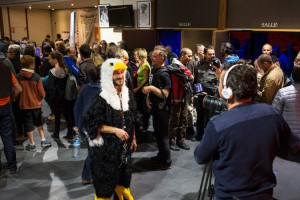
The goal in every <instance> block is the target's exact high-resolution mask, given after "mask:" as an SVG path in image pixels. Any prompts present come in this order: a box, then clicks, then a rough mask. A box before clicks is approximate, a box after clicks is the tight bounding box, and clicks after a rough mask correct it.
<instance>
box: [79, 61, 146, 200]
mask: <svg viewBox="0 0 300 200" xmlns="http://www.w3.org/2000/svg"><path fill="white" fill-rule="evenodd" d="M126 69H127V66H126V65H125V64H124V63H123V62H122V61H121V60H118V59H108V60H106V61H105V62H104V63H103V64H102V66H101V75H100V77H101V79H100V84H101V91H100V94H99V95H97V96H96V97H95V99H94V100H93V103H92V105H91V107H90V108H89V110H88V111H87V112H86V115H85V118H84V127H85V128H86V131H87V133H88V136H89V145H90V147H91V148H90V149H91V155H92V163H91V172H92V178H93V184H94V188H95V191H96V194H95V198H94V199H95V200H109V199H110V198H111V196H112V195H113V193H114V192H116V194H117V195H118V197H119V199H120V200H123V199H124V196H126V197H127V199H129V200H133V197H132V195H131V193H130V189H129V186H130V181H131V174H132V172H131V153H132V152H134V151H135V150H136V148H137V144H136V140H135V130H134V127H135V125H136V124H137V123H138V122H139V121H140V119H139V116H140V115H139V114H138V113H137V109H136V105H135V101H134V97H133V93H132V92H131V91H130V90H129V89H128V88H127V87H126V85H125V84H124V82H125V73H126Z"/></svg>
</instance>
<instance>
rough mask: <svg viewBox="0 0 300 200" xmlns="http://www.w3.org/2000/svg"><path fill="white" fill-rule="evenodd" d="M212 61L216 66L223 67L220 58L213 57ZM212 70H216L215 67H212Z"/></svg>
mask: <svg viewBox="0 0 300 200" xmlns="http://www.w3.org/2000/svg"><path fill="white" fill-rule="evenodd" d="M211 61H212V66H216V67H217V68H220V67H221V62H220V60H219V59H218V58H216V57H213V58H212V59H211ZM212 70H213V71H215V68H212Z"/></svg>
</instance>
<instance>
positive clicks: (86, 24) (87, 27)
mask: <svg viewBox="0 0 300 200" xmlns="http://www.w3.org/2000/svg"><path fill="white" fill-rule="evenodd" d="M97 16H98V9H95V8H83V9H78V10H77V12H76V32H77V33H76V34H77V40H76V43H78V45H79V46H80V45H81V44H90V43H92V42H93V37H92V36H93V33H94V27H95V26H97V23H98V17H97Z"/></svg>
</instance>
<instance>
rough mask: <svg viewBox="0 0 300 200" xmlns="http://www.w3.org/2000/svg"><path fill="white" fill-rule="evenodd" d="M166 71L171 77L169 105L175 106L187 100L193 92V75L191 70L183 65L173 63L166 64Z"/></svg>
mask: <svg viewBox="0 0 300 200" xmlns="http://www.w3.org/2000/svg"><path fill="white" fill-rule="evenodd" d="M163 69H164V71H166V72H168V74H169V76H170V79H171V85H172V87H171V90H170V94H169V97H168V99H167V100H168V101H169V103H170V104H169V105H172V106H175V105H177V104H178V103H179V102H185V101H186V100H187V97H188V94H190V93H191V91H192V88H191V82H190V80H189V76H191V75H192V73H191V71H190V70H189V69H187V68H186V67H185V66H183V65H178V64H175V63H173V64H171V65H169V66H165V67H164V68H163Z"/></svg>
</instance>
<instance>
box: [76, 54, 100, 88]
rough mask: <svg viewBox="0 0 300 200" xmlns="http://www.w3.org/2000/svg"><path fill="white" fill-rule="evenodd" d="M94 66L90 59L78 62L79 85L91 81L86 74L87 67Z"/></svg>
mask: <svg viewBox="0 0 300 200" xmlns="http://www.w3.org/2000/svg"><path fill="white" fill-rule="evenodd" d="M93 67H96V65H95V63H94V61H93V60H92V59H87V60H85V61H83V62H82V63H80V64H79V70H78V78H77V83H78V85H79V86H82V85H84V84H87V83H89V82H90V81H91V78H90V77H89V75H88V71H89V69H91V68H93Z"/></svg>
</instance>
